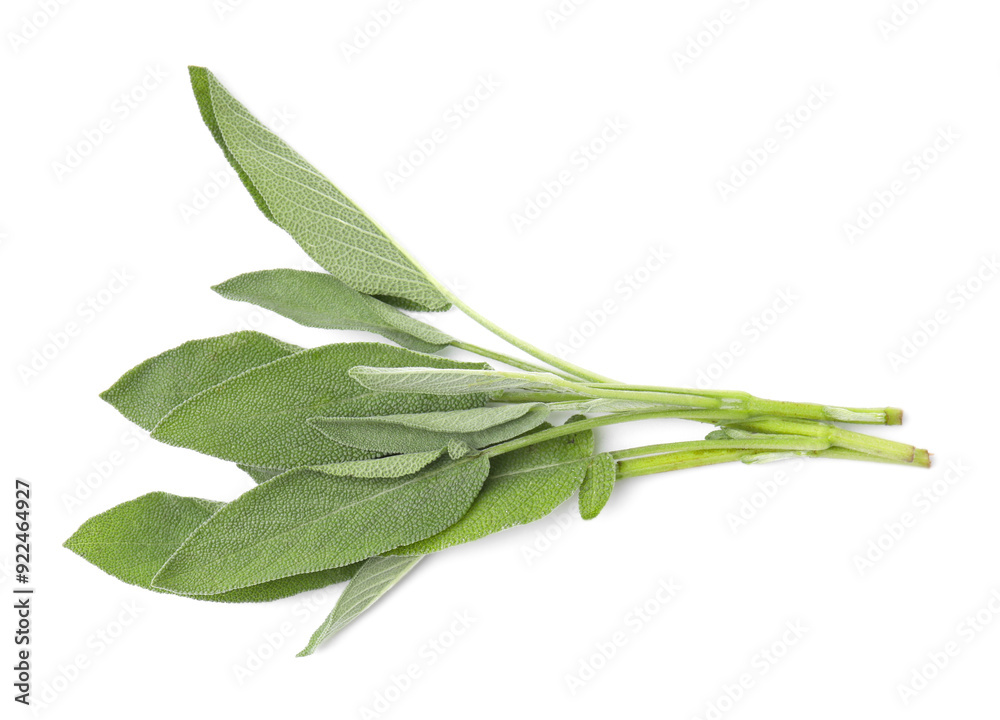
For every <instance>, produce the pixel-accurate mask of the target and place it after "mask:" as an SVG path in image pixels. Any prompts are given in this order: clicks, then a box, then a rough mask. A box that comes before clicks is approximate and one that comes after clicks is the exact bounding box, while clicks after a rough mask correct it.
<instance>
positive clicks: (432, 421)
mask: <svg viewBox="0 0 1000 720" xmlns="http://www.w3.org/2000/svg"><path fill="white" fill-rule="evenodd" d="M548 414H549V409H548V407H546V406H545V405H544V404H542V403H525V404H523V405H499V406H496V407H481V408H471V409H469V410H451V411H447V412H429V413H422V414H405V415H382V416H379V417H368V418H339V417H321V418H313V419H312V420H310V421H309V423H310V424H311V425H313V426H314V427H316V428H318V429H319V430H320V432H322V433H323V434H324V435H326V436H327V437H328V438H330V439H332V440H335V441H337V442H339V443H341V444H343V445H348V446H350V447H355V448H360V449H362V450H373V451H375V452H379V453H418V452H428V451H432V450H435V449H438V448H442V447H445V446H446V445H447V444H448V443H449V442H451V441H459V442H462V443H465V444H466V445H468V446H469V447H473V448H483V447H486V446H487V445H493V444H494V443H499V442H503V441H504V440H509V439H511V438H513V437H517V436H518V435H521V434H522V433H525V432H527V431H529V430H531V429H532V428H536V427H538V426H539V425H541V424H542V423H543V422H544V421H545V418H546V416H547V415H548Z"/></svg>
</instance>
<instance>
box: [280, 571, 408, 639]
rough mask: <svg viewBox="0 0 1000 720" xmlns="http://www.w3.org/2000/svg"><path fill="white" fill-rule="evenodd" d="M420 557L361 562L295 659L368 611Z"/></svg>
mask: <svg viewBox="0 0 1000 720" xmlns="http://www.w3.org/2000/svg"><path fill="white" fill-rule="evenodd" d="M420 558H421V556H420V555H416V556H411V557H373V558H370V559H368V560H366V561H365V562H364V564H363V565H362V566H361V569H360V570H358V573H357V575H355V576H354V578H353V579H352V580H351V582H349V583H347V587H346V588H344V592H343V593H341V595H340V597H339V598H337V604H336V605H335V606H334V608H333V610H332V611H331V612H330V614H329V615H328V616H327V618H326V620H324V621H323V624H322V625H320V626H319V627H318V628H317V629H316V632H314V633H313V634H312V637H311V638H309V643H308V644H307V645H306V646H305V648H303V649H302V652H300V653H299V654H298V655H297V656H296V657H304V656H306V655H312V654H313V652H315V651H316V648H317V647H319V645H320V644H321V643H322V642H323V641H324V640H327V639H328V638H331V637H333V636H334V635H336V634H337V633H338V632H340V631H341V630H343V629H344V627H346V626H347V625H348V624H349V623H350V622H351V621H353V620H354V619H355V618H356V617H358V615H360V614H361V613H363V612H364V611H365V610H367V609H368V608H370V607H371V606H372V605H373V604H374V603H375V601H376V600H378V599H379V598H380V597H382V596H383V595H385V594H386V593H387V592H388V591H389V589H390V588H391V587H392V586H393V585H395V584H396V583H398V582H399V581H400V580H401V579H402V578H403V576H404V575H406V573H408V572H410V570H412V569H413V566H414V565H416V564H417V563H418V562H420Z"/></svg>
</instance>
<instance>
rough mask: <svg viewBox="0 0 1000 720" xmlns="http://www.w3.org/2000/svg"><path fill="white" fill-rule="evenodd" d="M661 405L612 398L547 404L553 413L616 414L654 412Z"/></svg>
mask: <svg viewBox="0 0 1000 720" xmlns="http://www.w3.org/2000/svg"><path fill="white" fill-rule="evenodd" d="M662 407H663V406H662V405H656V404H654V403H648V402H643V401H642V400H617V399H614V398H593V399H592V400H565V401H560V402H554V403H550V404H549V409H550V410H552V411H553V412H577V413H616V412H630V411H633V410H655V409H657V408H662Z"/></svg>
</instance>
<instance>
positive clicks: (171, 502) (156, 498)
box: [65, 492, 360, 602]
mask: <svg viewBox="0 0 1000 720" xmlns="http://www.w3.org/2000/svg"><path fill="white" fill-rule="evenodd" d="M224 504H225V503H221V502H215V501H213V500H202V499H200V498H192V497H180V496H178V495H170V494H168V493H163V492H154V493H149V494H148V495H143V496H142V497H138V498H136V499H135V500H129V501H128V502H126V503H122V504H121V505H118V506H116V507H113V508H111V509H110V510H108V511H106V512H103V513H101V514H100V515H95V516H94V517H92V518H90V519H89V520H87V521H86V522H85V523H84V524H83V525H81V526H80V529H79V530H77V531H76V532H75V533H74V534H73V536H72V537H71V538H70V539H69V540H67V541H66V543H65V546H66V547H67V548H69V549H70V550H72V551H73V552H75V553H76V554H78V555H79V556H80V557H82V558H84V559H85V560H87V561H88V562H90V563H93V564H94V565H96V566H97V567H99V568H100V569H101V570H103V571H104V572H106V573H108V574H109V575H113V576H114V577H116V578H118V579H119V580H122V581H124V582H127V583H129V584H130V585H138V586H139V587H141V588H146V589H147V590H155V591H156V592H164V591H163V590H161V589H159V588H154V587H152V585H151V581H152V579H153V576H154V575H156V573H157V571H158V570H159V569H160V568H161V567H162V566H163V564H164V563H165V562H167V560H168V559H170V556H171V555H173V554H174V552H175V551H176V550H177V548H179V547H180V545H181V543H183V542H184V540H185V539H186V538H187V537H188V535H190V534H191V533H192V532H194V531H195V529H196V528H197V527H198V526H199V525H201V524H202V523H203V522H205V520H207V519H208V518H209V517H211V516H212V515H213V514H214V513H215V512H217V511H218V510H219V508H221V507H222V506H223V505H224ZM359 567H360V563H356V564H354V565H348V566H345V567H338V568H333V569H330V570H322V571H320V572H313V573H306V574H302V575H293V576H290V577H286V578H282V579H280V580H275V581H273V582H267V583H263V584H260V585H254V586H250V587H245V588H241V589H239V590H234V591H232V592H228V593H222V594H219V595H211V596H200V597H198V598H197V599H199V600H211V601H213V602H265V601H268V600H277V599H278V598H283V597H288V596H289V595H295V594H296V593H300V592H305V591H306V590H315V589H316V588H320V587H325V586H327V585H331V584H333V583H338V582H343V581H344V580H348V579H349V578H350V577H352V576H353V575H354V573H355V571H357V569H358V568H359Z"/></svg>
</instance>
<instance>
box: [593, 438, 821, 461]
mask: <svg viewBox="0 0 1000 720" xmlns="http://www.w3.org/2000/svg"><path fill="white" fill-rule="evenodd" d="M829 447H830V442H829V441H827V440H824V439H823V438H813V437H796V436H794V435H761V436H757V437H749V438H738V439H732V440H691V441H688V442H675V443H663V444H660V445H645V446H643V447H634V448H629V449H628V450H619V451H617V452H613V453H611V456H612V457H613V458H614V459H615V460H626V459H628V458H634V457H642V456H644V455H654V454H662V453H668V452H681V451H687V450H768V451H782V450H785V451H805V450H826V449H827V448H829Z"/></svg>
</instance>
